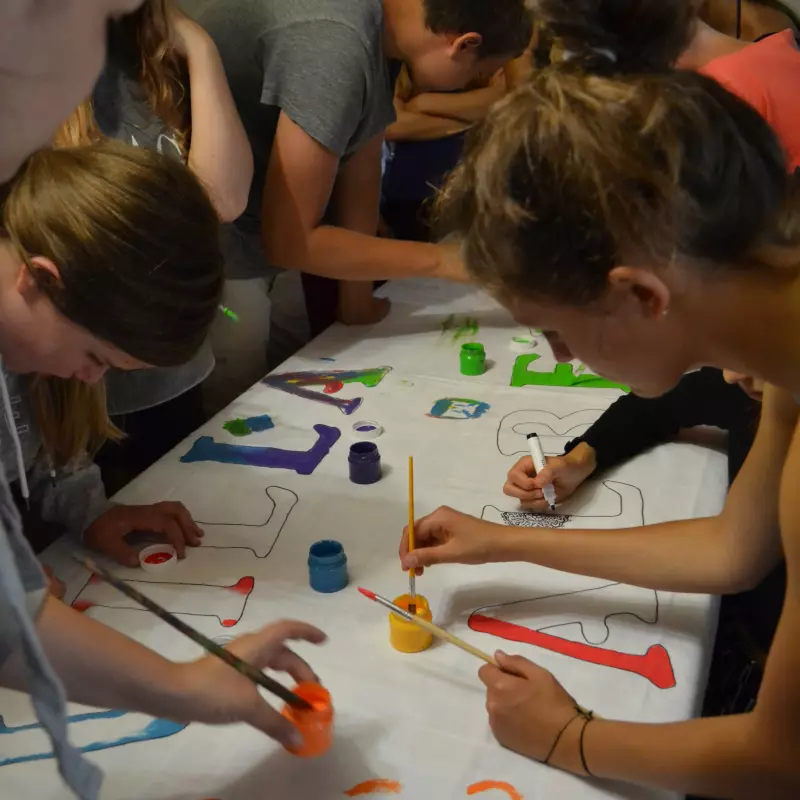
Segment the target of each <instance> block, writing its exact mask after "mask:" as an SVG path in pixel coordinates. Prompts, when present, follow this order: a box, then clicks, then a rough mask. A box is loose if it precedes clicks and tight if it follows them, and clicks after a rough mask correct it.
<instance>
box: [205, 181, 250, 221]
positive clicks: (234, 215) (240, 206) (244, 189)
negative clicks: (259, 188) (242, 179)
mask: <svg viewBox="0 0 800 800" xmlns="http://www.w3.org/2000/svg"><path fill="white" fill-rule="evenodd" d="M212 197H213V203H214V210H215V211H216V212H217V216H218V217H219V219H220V222H235V221H236V220H237V219H239V217H241V216H242V214H244V212H245V209H246V208H247V203H248V201H249V199H250V184H249V183H248V184H247V185H246V186H245V185H242V186H239V187H236V188H234V189H229V190H228V191H226V192H219V193H214V194H213V195H212Z"/></svg>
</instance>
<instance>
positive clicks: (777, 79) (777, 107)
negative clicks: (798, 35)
mask: <svg viewBox="0 0 800 800" xmlns="http://www.w3.org/2000/svg"><path fill="white" fill-rule="evenodd" d="M698 28H699V29H698V32H697V34H696V35H695V38H694V41H693V42H692V45H691V46H690V48H689V50H688V51H687V53H686V54H685V56H681V58H679V59H678V61H677V64H676V66H678V67H683V68H688V69H696V70H697V71H698V72H701V73H703V74H704V75H708V77H709V78H713V79H714V80H715V81H717V83H721V84H722V85H723V86H724V87H725V88H726V89H728V90H729V91H731V92H733V93H734V94H736V95H738V96H739V97H741V98H742V100H746V101H747V102H748V103H750V105H751V106H753V108H755V109H756V111H758V112H759V114H761V116H762V117H764V119H765V120H766V121H767V122H769V124H770V125H771V126H772V129H773V130H774V131H775V133H777V134H778V138H779V139H780V140H781V143H782V144H783V146H784V149H785V150H786V156H787V162H788V165H789V167H790V168H791V169H797V168H798V167H800V48H798V46H797V42H796V40H795V34H794V31H791V30H785V31H781V32H780V33H775V34H773V35H771V36H767V37H766V38H764V39H761V41H758V42H754V43H752V44H749V43H745V42H741V41H739V40H738V39H733V38H732V37H730V36H725V34H722V33H719V32H718V31H715V30H714V29H713V28H709V26H707V25H706V24H705V23H703V22H700V23H699V24H698ZM725 40H726V41H725ZM715 46H717V47H719V48H720V49H721V50H723V51H724V50H727V51H728V52H725V53H724V54H723V55H719V56H717V57H716V58H713V59H712V60H711V61H708V62H706V63H702V64H696V63H694V60H695V59H696V60H698V61H702V60H703V56H704V55H705V52H706V51H705V48H706V47H708V48H709V50H710V48H713V47H715Z"/></svg>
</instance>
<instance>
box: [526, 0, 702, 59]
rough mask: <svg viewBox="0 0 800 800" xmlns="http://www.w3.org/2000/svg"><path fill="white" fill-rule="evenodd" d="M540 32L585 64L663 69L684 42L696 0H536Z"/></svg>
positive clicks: (691, 25)
mask: <svg viewBox="0 0 800 800" xmlns="http://www.w3.org/2000/svg"><path fill="white" fill-rule="evenodd" d="M534 12H535V15H536V22H537V25H538V26H541V31H542V34H543V35H544V37H545V38H549V39H550V41H552V42H554V43H557V44H559V45H560V46H561V47H562V48H563V50H564V51H566V52H567V53H568V54H569V57H570V58H572V59H575V60H576V61H578V62H580V63H582V64H583V65H584V66H592V65H594V66H597V65H601V66H602V65H603V64H604V61H605V63H606V64H607V63H608V61H609V59H608V57H607V56H604V55H603V51H605V52H606V53H611V54H612V55H613V58H614V61H615V64H616V68H617V69H619V70H620V71H622V72H652V71H660V70H664V69H668V68H669V67H671V66H672V65H673V64H674V63H675V61H676V60H677V59H678V56H680V54H681V53H682V52H683V51H684V50H685V49H686V48H687V47H688V45H689V43H690V41H691V39H692V36H693V34H694V27H695V22H696V19H697V15H698V4H697V0H571V2H569V3H567V2H564V0H535V3H534Z"/></svg>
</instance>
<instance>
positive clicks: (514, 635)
mask: <svg viewBox="0 0 800 800" xmlns="http://www.w3.org/2000/svg"><path fill="white" fill-rule="evenodd" d="M469 627H470V628H472V630H474V631H478V632H479V633H490V634H492V635H493V636H499V637H500V638H501V639H508V640H510V641H512V642H525V643H526V644H532V645H534V646H535V647H541V648H543V649H544V650H550V651H551V652H553V653H560V654H561V655H564V656H569V657H570V658H577V659H578V660H579V661H586V662H588V663H589V664H599V665H600V666H602V667H611V668H612V669H621V670H624V671H625V672H634V673H636V674H637V675H641V676H642V677H643V678H647V680H649V681H650V683H652V684H653V685H655V686H657V687H658V688H659V689H671V688H672V687H673V686H675V672H674V671H673V669H672V662H671V661H670V657H669V653H668V652H667V651H666V649H665V648H664V647H662V646H661V645H660V644H654V645H653V646H652V647H650V648H648V650H647V652H646V653H645V654H644V655H634V654H631V653H620V652H618V651H617V650H609V649H607V648H605V647H595V646H594V645H591V644H585V643H584V642H571V641H569V640H568V639H561V638H559V637H558V636H553V635H552V634H550V633H544V632H543V631H535V630H532V629H531V628H526V627H524V626H522V625H515V624H514V623H513V622H505V621H504V620H501V619H494V618H493V617H485V616H483V615H482V614H473V615H472V616H471V617H470V618H469Z"/></svg>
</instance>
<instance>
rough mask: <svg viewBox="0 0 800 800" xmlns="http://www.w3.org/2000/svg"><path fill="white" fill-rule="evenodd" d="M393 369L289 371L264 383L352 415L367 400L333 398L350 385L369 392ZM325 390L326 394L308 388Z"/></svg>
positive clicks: (266, 379)
mask: <svg viewBox="0 0 800 800" xmlns="http://www.w3.org/2000/svg"><path fill="white" fill-rule="evenodd" d="M391 369H392V368H391V367H373V368H371V369H350V370H330V371H329V372H285V373H282V374H279V375H267V377H266V378H264V379H263V380H262V383H263V384H265V385H266V386H271V387H272V388H273V389H278V390H279V391H281V392H287V393H288V394H293V395H295V396H296V397H303V398H305V399H306V400H313V401H314V402H316V403H323V404H325V405H330V406H334V407H335V408H338V409H339V410H340V411H341V412H342V413H343V414H347V415H350V414H352V413H353V412H354V411H356V409H358V408H359V407H360V406H361V403H362V402H363V401H364V398H363V397H354V398H352V399H350V400H343V399H341V398H338V397H330V395H332V394H336V393H337V392H339V391H340V390H341V389H342V388H343V387H344V384H346V383H360V384H362V385H363V386H365V387H367V388H368V389H371V388H374V387H375V386H377V385H378V384H379V383H380V382H381V381H382V380H383V379H384V378H385V377H386V376H387V375H388V374H389V372H391ZM309 386H314V387H322V392H315V391H312V390H311V389H308V388H305V387H309Z"/></svg>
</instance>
